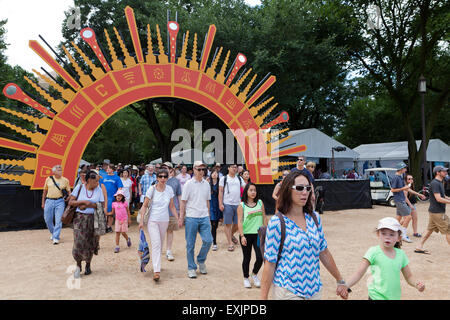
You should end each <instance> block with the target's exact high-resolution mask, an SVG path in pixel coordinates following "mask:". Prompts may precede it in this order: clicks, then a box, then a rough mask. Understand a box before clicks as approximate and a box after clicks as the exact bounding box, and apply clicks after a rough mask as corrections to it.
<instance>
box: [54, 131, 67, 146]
mask: <svg viewBox="0 0 450 320" xmlns="http://www.w3.org/2000/svg"><path fill="white" fill-rule="evenodd" d="M66 138H67V136H66V135H65V134H56V133H55V134H53V136H52V141H53V142H54V143H56V144H57V145H58V146H60V147H62V145H63V144H64V143H66Z"/></svg>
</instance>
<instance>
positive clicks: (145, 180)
mask: <svg viewBox="0 0 450 320" xmlns="http://www.w3.org/2000/svg"><path fill="white" fill-rule="evenodd" d="M154 181H156V175H155V174H154V173H153V174H152V175H150V174H148V173H147V172H146V173H145V174H144V175H143V176H142V177H141V181H139V183H140V184H141V185H142V194H143V195H145V194H146V193H147V190H148V188H150V186H151V185H152V183H153V182H154Z"/></svg>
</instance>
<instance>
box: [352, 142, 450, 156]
mask: <svg viewBox="0 0 450 320" xmlns="http://www.w3.org/2000/svg"><path fill="white" fill-rule="evenodd" d="M421 143H422V141H420V140H417V141H416V145H417V149H419V148H420V144H421ZM354 150H355V151H356V152H358V153H359V160H360V161H366V160H398V161H400V160H407V159H408V158H409V152H408V142H406V141H402V142H389V143H372V144H362V145H360V146H358V147H356V148H355V149H354ZM427 161H430V162H431V161H433V162H449V161H450V147H449V146H448V145H447V144H445V143H444V142H442V140H440V139H431V140H430V141H429V142H428V147H427Z"/></svg>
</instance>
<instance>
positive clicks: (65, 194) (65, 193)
mask: <svg viewBox="0 0 450 320" xmlns="http://www.w3.org/2000/svg"><path fill="white" fill-rule="evenodd" d="M50 178H52V180H53V183H54V185H55V187H56V188H58V190H59V191H61V192H62V195H63V199H64V201H67V200H68V198H69V193H68V192H67V190H66V189H62V190H61V188H60V187H59V185H58V184H57V183H56V181H55V178H53V176H50Z"/></svg>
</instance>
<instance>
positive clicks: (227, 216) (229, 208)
mask: <svg viewBox="0 0 450 320" xmlns="http://www.w3.org/2000/svg"><path fill="white" fill-rule="evenodd" d="M223 206H224V210H223V223H224V224H237V223H238V219H237V207H238V205H236V206H234V205H231V204H223Z"/></svg>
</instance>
